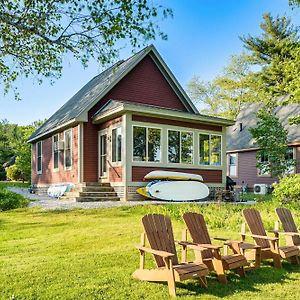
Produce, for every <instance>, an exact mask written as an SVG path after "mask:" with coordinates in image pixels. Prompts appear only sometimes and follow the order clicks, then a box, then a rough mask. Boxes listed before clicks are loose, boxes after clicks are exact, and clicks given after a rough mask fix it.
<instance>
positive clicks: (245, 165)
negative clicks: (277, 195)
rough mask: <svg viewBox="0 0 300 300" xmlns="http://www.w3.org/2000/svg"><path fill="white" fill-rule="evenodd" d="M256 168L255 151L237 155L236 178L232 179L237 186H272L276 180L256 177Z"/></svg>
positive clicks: (267, 177)
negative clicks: (258, 184)
mask: <svg viewBox="0 0 300 300" xmlns="http://www.w3.org/2000/svg"><path fill="white" fill-rule="evenodd" d="M257 174H258V173H257V168H256V151H247V152H239V153H238V161H237V177H235V178H233V180H234V181H236V183H237V185H242V184H243V183H242V181H244V184H247V185H248V186H249V187H251V188H252V187H253V185H254V184H256V183H261V184H272V183H273V182H275V181H276V179H274V178H272V177H269V176H258V175H257Z"/></svg>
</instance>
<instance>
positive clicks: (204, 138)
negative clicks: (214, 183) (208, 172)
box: [199, 134, 209, 165]
mask: <svg viewBox="0 0 300 300" xmlns="http://www.w3.org/2000/svg"><path fill="white" fill-rule="evenodd" d="M199 151H200V165H209V135H208V134H200V135H199Z"/></svg>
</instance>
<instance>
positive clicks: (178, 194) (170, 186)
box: [147, 181, 209, 201]
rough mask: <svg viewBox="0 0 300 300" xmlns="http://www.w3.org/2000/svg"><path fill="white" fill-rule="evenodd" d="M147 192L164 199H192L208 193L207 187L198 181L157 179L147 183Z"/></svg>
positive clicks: (205, 195) (198, 198) (202, 196)
mask: <svg viewBox="0 0 300 300" xmlns="http://www.w3.org/2000/svg"><path fill="white" fill-rule="evenodd" d="M147 193H149V194H150V195H151V196H152V197H153V198H155V199H160V200H166V201H194V200H200V199H203V198H206V197H207V196H208V195H209V189H208V187H207V186H206V185H205V184H204V183H202V182H198V181H158V182H153V183H152V182H150V183H149V184H148V185H147Z"/></svg>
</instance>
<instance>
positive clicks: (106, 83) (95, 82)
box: [28, 45, 197, 142]
mask: <svg viewBox="0 0 300 300" xmlns="http://www.w3.org/2000/svg"><path fill="white" fill-rule="evenodd" d="M148 54H149V55H150V56H151V57H152V58H153V59H154V60H155V62H156V64H158V66H159V67H160V70H161V71H162V72H163V73H165V77H166V79H167V80H168V78H169V83H170V84H171V85H172V86H173V88H174V89H176V92H177V93H179V99H180V100H181V102H182V103H183V105H184V106H185V107H186V109H187V111H188V112H190V113H193V114H195V113H197V109H196V108H195V106H194V105H193V103H192V101H191V100H190V99H189V97H188V96H187V94H186V93H185V91H184V90H183V88H182V87H181V85H180V84H179V82H178V81H177V80H176V78H175V76H174V75H173V73H172V72H171V71H170V69H169V68H168V66H167V65H166V64H165V62H164V61H163V59H162V58H161V56H160V54H159V53H158V52H157V50H156V48H155V47H154V46H153V45H150V46H148V47H146V48H144V49H143V50H141V51H139V52H137V53H136V54H134V55H132V56H131V57H129V58H128V59H126V60H121V61H119V62H117V63H116V64H114V65H113V66H111V67H110V68H108V69H106V70H105V71H103V72H102V73H101V74H99V75H97V76H95V77H94V78H93V79H92V80H90V81H89V82H88V83H87V84H86V85H85V86H83V87H82V88H81V89H80V90H79V91H78V92H77V93H76V94H75V95H74V96H73V97H72V98H71V99H70V100H69V101H67V102H66V103H65V104H64V105H63V106H62V107H61V108H60V109H59V110H57V111H56V112H55V113H54V114H53V115H52V116H51V117H50V118H49V119H48V120H47V121H46V122H45V123H44V124H43V125H42V126H41V127H39V128H38V129H37V130H36V131H35V132H34V133H33V134H32V135H31V136H30V138H29V140H28V142H33V141H35V140H38V139H40V138H42V137H43V136H46V135H48V134H50V133H54V132H55V131H58V130H59V129H63V128H66V127H68V126H71V125H73V124H74V125H75V124H77V123H79V122H87V121H88V115H87V113H88V111H89V110H90V109H91V108H92V107H93V106H94V105H95V104H96V103H97V102H98V101H99V100H100V99H101V98H102V97H103V96H105V94H107V93H108V92H109V91H110V90H111V89H112V88H113V87H114V86H115V85H116V84H117V83H118V82H119V81H120V80H121V79H122V78H124V77H125V76H126V75H127V74H128V73H129V72H130V71H131V70H132V69H133V68H134V67H135V66H136V65H137V64H138V63H139V62H140V61H141V60H142V59H143V58H144V57H145V56H146V55H148ZM170 81H171V82H170Z"/></svg>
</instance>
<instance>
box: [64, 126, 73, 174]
mask: <svg viewBox="0 0 300 300" xmlns="http://www.w3.org/2000/svg"><path fill="white" fill-rule="evenodd" d="M68 131H70V132H71V141H70V161H71V166H70V167H66V133H67V132H68ZM64 145H65V147H64V148H65V149H64V170H65V171H70V170H72V167H73V153H72V152H73V128H69V129H67V130H65V131H64Z"/></svg>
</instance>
